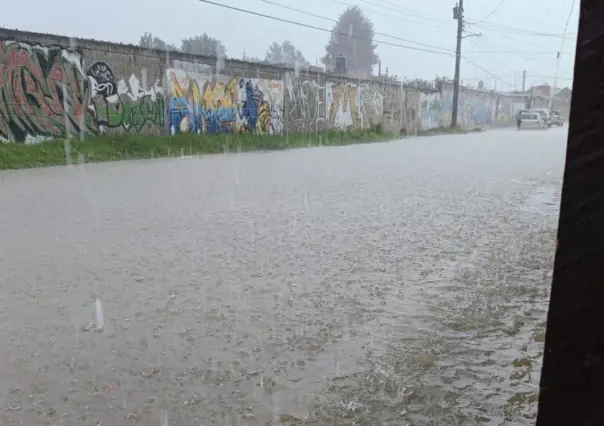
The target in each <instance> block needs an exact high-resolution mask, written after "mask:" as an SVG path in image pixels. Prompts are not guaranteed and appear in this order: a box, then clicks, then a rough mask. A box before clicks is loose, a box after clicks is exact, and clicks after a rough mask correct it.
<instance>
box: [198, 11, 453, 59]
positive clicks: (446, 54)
mask: <svg viewBox="0 0 604 426" xmlns="http://www.w3.org/2000/svg"><path fill="white" fill-rule="evenodd" d="M198 1H200V2H202V3H207V4H211V5H213V6H219V7H222V8H225V9H230V10H235V11H237V12H242V13H247V14H250V15H254V16H259V17H261V18H267V19H272V20H274V21H279V22H284V23H286V24H292V25H297V26H299V27H304V28H310V29H313V30H317V31H323V32H326V33H330V34H338V35H343V36H346V37H351V38H356V39H359V40H366V41H370V42H373V43H377V44H383V45H386V46H394V47H400V48H402V49H408V50H417V51H420V52H428V53H434V54H438V55H445V56H452V54H450V53H447V52H439V51H437V50H430V49H422V48H419V47H413V46H405V45H402V44H397V43H390V42H387V41H381V40H373V39H371V38H369V37H361V36H354V35H350V34H347V33H342V32H338V31H333V30H330V29H327V28H321V27H317V26H315V25H310V24H305V23H302V22H298V21H291V20H289V19H283V18H278V17H276V16H272V15H265V14H264V13H258V12H254V11H251V10H246V9H240V8H238V7H233V6H229V5H226V4H220V3H215V2H213V1H210V0H198Z"/></svg>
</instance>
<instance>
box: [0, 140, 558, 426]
mask: <svg viewBox="0 0 604 426" xmlns="http://www.w3.org/2000/svg"><path fill="white" fill-rule="evenodd" d="M565 144H566V129H551V130H547V131H542V132H531V131H516V130H500V131H491V132H485V133H480V134H471V135H459V136H438V137H430V138H418V139H409V140H405V141H401V142H393V143H386V144H371V145H357V146H347V147H337V148H316V149H314V148H313V149H302V150H292V151H285V152H273V153H251V154H242V155H237V154H227V155H218V156H207V157H201V158H190V159H160V160H147V161H131V162H118V163H109V164H87V165H81V166H72V167H58V168H47V169H38V170H22V171H11V172H2V173H0V200H1V206H2V207H1V208H0V244H1V245H0V248H1V249H0V253H1V254H0V272H1V273H0V280H1V281H0V282H1V283H2V288H1V291H0V339H1V340H2V342H3V344H2V345H1V346H0V359H1V360H2V362H1V363H0V424H2V425H7V426H8V425H60V426H70V425H74V426H75V425H78V426H79V425H93V426H95V425H96V426H100V425H103V426H108V425H161V426H167V425H173V426H177V425H178V426H180V425H194V426H198V425H265V424H300V425H301V424H317V425H354V424H358V425H404V424H410V425H465V424H468V425H469V424H491V425H504V424H515V425H519V424H531V422H534V418H535V413H536V400H537V389H538V387H537V385H538V380H539V372H540V364H541V357H542V349H543V338H544V331H545V328H544V326H545V319H546V312H547V302H548V296H549V286H550V280H551V267H552V261H553V251H554V246H555V242H554V240H555V228H556V226H557V214H558V203H559V192H560V186H561V177H562V171H563V164H564V153H565Z"/></svg>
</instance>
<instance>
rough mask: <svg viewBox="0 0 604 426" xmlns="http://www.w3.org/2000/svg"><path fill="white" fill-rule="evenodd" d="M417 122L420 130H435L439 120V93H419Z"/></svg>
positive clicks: (440, 107) (440, 106)
mask: <svg viewBox="0 0 604 426" xmlns="http://www.w3.org/2000/svg"><path fill="white" fill-rule="evenodd" d="M419 103H420V110H419V111H420V112H419V120H420V126H421V128H422V129H435V128H437V127H438V126H439V125H440V120H441V110H442V103H441V96H440V93H420V96H419Z"/></svg>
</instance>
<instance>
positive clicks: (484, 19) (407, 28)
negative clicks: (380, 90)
mask: <svg viewBox="0 0 604 426" xmlns="http://www.w3.org/2000/svg"><path fill="white" fill-rule="evenodd" d="M214 1H215V2H217V3H221V4H224V5H229V6H232V7H237V8H241V9H246V10H250V11H254V12H257V13H262V14H266V15H271V16H276V17H280V18H283V19H288V20H292V21H298V22H302V23H305V24H310V25H314V26H317V27H321V28H327V29H331V28H332V26H333V22H331V21H330V20H329V19H336V18H337V17H338V15H339V14H340V13H341V12H342V11H343V10H344V9H345V8H346V5H358V6H359V7H361V8H362V9H363V10H365V11H366V14H367V16H368V17H369V18H370V19H371V20H372V21H373V23H374V26H375V31H376V32H379V33H382V34H384V35H376V36H375V40H377V41H384V42H388V43H393V44H400V45H404V46H409V47H416V48H422V49H428V50H436V51H440V52H445V53H446V54H444V55H443V54H437V53H433V52H423V51H417V50H411V49H408V48H403V47H397V46H389V45H384V44H380V45H379V47H378V49H377V52H378V55H379V56H380V59H381V60H382V71H385V69H386V67H388V71H389V73H390V74H396V75H399V76H405V77H407V78H416V77H417V78H424V79H430V80H431V79H433V78H434V77H435V76H436V75H439V76H443V75H444V76H448V77H452V76H453V71H454V58H453V56H449V55H452V54H453V51H454V49H455V35H456V22H455V21H454V20H453V12H452V8H453V6H455V4H454V1H453V0H425V1H423V2H422V1H419V2H418V1H410V0H359V1H355V0H304V1H300V0H270V3H272V4H270V3H269V2H267V1H265V0H246V1H244V0H214ZM579 3H580V2H579V1H574V0H466V1H465V4H464V9H465V17H466V20H467V21H468V25H467V34H471V33H481V34H482V35H481V36H480V37H468V38H466V39H464V42H463V47H462V55H464V57H465V60H464V61H462V68H461V78H462V80H463V81H464V82H465V83H468V84H473V85H476V83H477V81H478V80H479V79H482V80H485V81H486V82H487V85H488V86H489V87H491V88H493V87H494V84H495V82H496V85H497V86H496V88H497V89H498V90H513V89H514V88H516V89H520V88H521V81H522V71H523V70H526V85H527V87H528V86H530V85H534V84H541V83H544V82H549V83H550V84H553V80H554V78H553V77H554V75H555V72H556V52H557V51H560V50H561V51H562V55H561V59H560V65H559V71H558V77H559V78H558V84H557V86H558V87H563V86H569V85H570V84H571V77H572V75H573V66H574V50H575V45H576V33H577V25H578V16H579V12H578V11H579ZM277 4H280V5H285V6H288V7H292V8H297V9H301V10H304V11H305V12H308V13H312V14H315V15H320V16H321V17H324V18H328V19H323V18H318V17H312V16H308V15H304V14H301V13H298V12H294V11H291V10H287V9H285V8H282V7H279V6H277ZM571 7H572V9H571ZM23 11H30V12H32V13H23ZM33 11H35V13H33ZM569 16H570V20H569V24H568V28H567V30H566V32H567V33H568V35H567V37H566V39H563V38H562V37H561V35H562V34H563V33H564V30H565V24H566V21H567V19H568V18H569ZM472 22H478V23H476V24H472ZM0 26H3V27H7V28H13V29H14V28H16V29H19V30H28V31H37V32H48V33H55V34H62V35H68V36H75V37H84V38H94V39H98V40H107V41H114V42H122V43H133V44H137V43H138V40H139V37H140V35H142V34H143V33H144V32H151V33H153V35H154V36H157V37H160V38H162V39H164V40H165V41H167V42H169V43H172V44H175V45H180V40H181V39H182V38H183V37H188V36H192V35H195V34H201V33H203V32H207V33H208V34H209V35H211V36H212V37H216V38H218V39H220V40H221V41H222V43H223V44H224V45H225V46H226V49H227V55H228V56H230V57H235V58H241V57H242V56H243V53H244V51H245V53H246V55H248V56H255V57H260V58H264V54H265V52H266V49H267V47H268V45H269V44H270V43H271V42H273V41H278V42H281V41H283V40H286V39H287V40H290V41H291V42H292V43H294V45H295V46H296V47H297V48H298V49H300V50H301V51H302V53H303V54H304V56H305V57H306V59H307V60H309V61H310V62H311V63H316V62H317V61H318V59H319V58H320V57H321V56H322V55H323V54H324V53H325V51H324V49H325V44H326V42H327V39H328V37H329V34H328V33H326V32H322V31H319V30H313V29H308V28H302V27H299V26H295V25H292V24H289V23H283V22H277V21H274V20H270V19H268V18H263V17H258V16H253V15H250V14H246V13H242V12H238V11H235V10H229V9H226V8H222V7H218V6H215V5H210V4H206V3H203V2H201V1H199V0H171V1H167V0H129V1H124V0H103V2H101V3H98V2H88V1H82V0H53V1H52V2H48V1H47V0H19V1H18V2H6V4H5V5H4V6H3V7H2V14H0ZM401 39H404V40H407V41H402V40H401ZM376 71H377V70H376Z"/></svg>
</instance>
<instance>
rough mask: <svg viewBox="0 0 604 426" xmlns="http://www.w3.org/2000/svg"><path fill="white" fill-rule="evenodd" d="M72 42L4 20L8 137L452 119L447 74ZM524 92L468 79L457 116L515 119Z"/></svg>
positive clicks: (488, 121)
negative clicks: (355, 74) (385, 72)
mask: <svg viewBox="0 0 604 426" xmlns="http://www.w3.org/2000/svg"><path fill="white" fill-rule="evenodd" d="M11 40H21V41H11ZM23 40H28V42H24V41H23ZM31 40H38V41H39V43H33V42H32V41H31ZM74 43H75V42H73V40H72V39H69V38H67V37H61V36H52V35H48V34H38V35H35V34H34V35H32V33H21V32H19V31H13V30H6V29H2V28H0V141H2V142H19V143H26V144H33V143H39V142H41V141H44V140H49V139H53V138H64V137H88V136H93V135H98V134H103V133H141V134H150V135H160V134H168V135H169V134H172V135H175V134H178V133H194V134H199V135H205V134H216V133H230V132H238V133H241V132H248V133H256V134H281V133H283V132H284V131H285V130H288V131H290V132H310V131H314V132H320V131H325V130H329V129H363V128H369V127H372V126H376V125H378V124H381V125H382V126H384V128H386V129H387V130H390V131H400V130H402V129H405V131H411V130H413V129H416V130H417V129H418V128H424V129H427V128H434V127H438V126H447V125H449V124H450V123H451V113H452V104H453V102H452V101H453V87H452V85H450V84H449V85H445V87H444V88H443V89H442V91H441V92H440V93H421V92H419V91H417V90H408V89H405V90H403V88H402V87H401V85H400V83H399V84H392V85H383V84H381V83H380V82H376V81H369V80H355V81H352V80H346V79H345V78H339V79H338V78H337V77H333V76H330V75H329V74H324V73H321V72H312V73H311V72H310V70H300V71H299V72H298V71H295V72H294V71H285V72H284V71H283V70H282V69H276V68H274V67H270V66H266V65H262V64H257V63H245V62H242V61H237V64H236V65H233V64H232V63H229V61H226V62H224V61H223V63H221V65H220V72H216V69H215V68H213V67H215V66H218V65H217V64H216V63H215V61H214V62H213V61H212V60H209V59H208V58H202V57H199V58H196V60H197V59H198V60H199V62H188V61H191V57H190V55H181V54H178V53H174V58H170V57H168V56H166V55H165V54H161V55H158V56H153V55H150V53H149V51H147V50H145V51H142V50H141V49H139V48H137V47H135V46H126V45H117V44H115V45H113V44H110V43H100V42H96V41H94V40H81V39H78V41H77V43H78V46H76V45H75V44H74ZM67 46H69V47H67ZM80 47H81V48H80ZM181 59H182V60H181ZM204 61H206V62H204ZM261 76H262V77H263V78H260V77H261ZM336 79H337V80H338V81H335V80H336ZM330 80H331V81H330ZM523 102H524V99H523V98H522V97H518V96H516V97H514V96H507V95H504V94H501V93H494V92H488V91H479V90H473V89H468V88H462V90H461V91H460V96H459V105H458V106H459V115H458V123H459V125H460V126H462V127H465V128H472V127H478V126H479V127H488V126H496V125H507V124H513V117H514V115H515V113H516V111H517V110H518V109H519V108H522V107H523Z"/></svg>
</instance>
